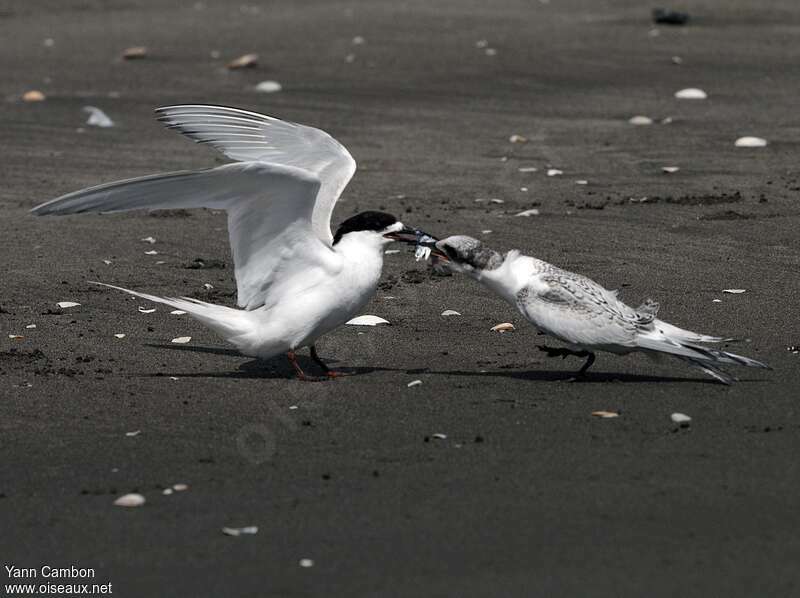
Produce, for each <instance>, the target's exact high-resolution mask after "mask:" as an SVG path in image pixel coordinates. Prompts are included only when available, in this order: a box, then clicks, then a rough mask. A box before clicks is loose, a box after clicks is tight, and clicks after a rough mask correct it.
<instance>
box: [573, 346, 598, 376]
mask: <svg viewBox="0 0 800 598" xmlns="http://www.w3.org/2000/svg"><path fill="white" fill-rule="evenodd" d="M578 353H582V355H580V357H586V363H584V364H583V367H582V368H581V369H579V370H578V374H577V375H578V376H583V375H584V374H585V373H586V370H588V369H589V368H590V367H592V364H593V363H594V360H595V354H594V353H592V352H591V351H578V352H576V353H575V355H578Z"/></svg>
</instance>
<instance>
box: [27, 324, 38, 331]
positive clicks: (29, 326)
mask: <svg viewBox="0 0 800 598" xmlns="http://www.w3.org/2000/svg"><path fill="white" fill-rule="evenodd" d="M25 328H27V329H28V330H31V329H33V328H36V324H28V325H27V326H25Z"/></svg>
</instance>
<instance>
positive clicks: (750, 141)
mask: <svg viewBox="0 0 800 598" xmlns="http://www.w3.org/2000/svg"><path fill="white" fill-rule="evenodd" d="M734 145H735V146H736V147H766V146H767V140H766V139H762V138H761V137H739V139H737V140H736V143H735V144H734Z"/></svg>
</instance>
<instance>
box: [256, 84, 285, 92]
mask: <svg viewBox="0 0 800 598" xmlns="http://www.w3.org/2000/svg"><path fill="white" fill-rule="evenodd" d="M282 89H283V86H282V85H281V84H280V83H278V82H277V81H262V82H261V83H259V84H258V85H256V91H257V92H258V93H277V92H279V91H281V90H282Z"/></svg>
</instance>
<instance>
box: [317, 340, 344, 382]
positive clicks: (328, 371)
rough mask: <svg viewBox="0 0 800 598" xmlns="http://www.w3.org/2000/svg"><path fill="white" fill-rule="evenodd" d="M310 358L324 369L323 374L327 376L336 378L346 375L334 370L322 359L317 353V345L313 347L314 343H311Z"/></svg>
mask: <svg viewBox="0 0 800 598" xmlns="http://www.w3.org/2000/svg"><path fill="white" fill-rule="evenodd" d="M311 359H313V360H314V361H316V362H317V363H318V364H319V367H321V368H322V369H323V370H325V375H326V376H328V378H338V377H339V376H346V375H347V374H345V373H343V372H337V371H336V370H332V369H331V368H330V366H328V364H327V363H325V362H324V361H322V357H320V356H319V353H317V347H315V346H314V345H311Z"/></svg>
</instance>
